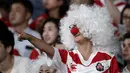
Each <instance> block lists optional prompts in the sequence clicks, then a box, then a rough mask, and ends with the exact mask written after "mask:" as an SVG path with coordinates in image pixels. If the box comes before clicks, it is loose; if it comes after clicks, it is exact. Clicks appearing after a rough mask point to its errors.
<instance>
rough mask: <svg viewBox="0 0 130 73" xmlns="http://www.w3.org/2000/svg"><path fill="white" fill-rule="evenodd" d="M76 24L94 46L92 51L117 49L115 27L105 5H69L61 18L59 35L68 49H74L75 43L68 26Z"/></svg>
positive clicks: (116, 50) (114, 50)
mask: <svg viewBox="0 0 130 73" xmlns="http://www.w3.org/2000/svg"><path fill="white" fill-rule="evenodd" d="M74 24H76V26H77V27H78V28H79V31H80V32H81V33H82V34H83V36H84V37H87V38H89V39H90V40H91V41H92V43H93V46H94V49H93V51H99V50H100V51H107V52H111V53H116V52H118V51H119V42H118V41H117V39H116V38H115V36H114V32H115V30H116V28H115V27H114V26H113V25H112V20H111V16H110V15H109V13H108V10H107V8H106V7H98V6H97V5H93V6H87V5H85V4H81V5H75V4H73V5H71V7H70V10H69V11H68V13H67V16H66V17H64V18H63V19H62V20H61V26H60V35H61V41H62V43H63V44H64V45H65V46H66V47H67V48H69V49H68V50H70V49H76V48H77V46H76V43H75V42H74V39H73V36H72V34H71V32H70V28H69V26H72V25H74Z"/></svg>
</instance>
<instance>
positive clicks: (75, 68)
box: [53, 49, 119, 73]
mask: <svg viewBox="0 0 130 73" xmlns="http://www.w3.org/2000/svg"><path fill="white" fill-rule="evenodd" d="M53 59H55V60H57V61H58V62H62V63H64V65H63V64H61V65H59V68H61V70H62V71H64V73H118V72H119V68H118V64H117V61H116V59H115V57H114V56H112V55H110V54H108V53H105V52H95V53H92V54H91V56H90V57H89V59H88V60H84V59H83V56H82V55H81V54H80V52H79V51H78V50H73V51H67V50H58V49H55V55H54V58H53ZM65 66H66V69H65ZM63 69H64V70H63Z"/></svg>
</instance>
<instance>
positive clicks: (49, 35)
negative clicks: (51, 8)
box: [30, 18, 65, 63]
mask: <svg viewBox="0 0 130 73" xmlns="http://www.w3.org/2000/svg"><path fill="white" fill-rule="evenodd" d="M59 23H60V19H56V18H47V20H45V22H44V23H43V24H42V26H41V28H40V30H39V33H40V34H41V37H42V40H44V41H45V42H46V43H47V44H49V45H50V46H53V47H57V48H58V49H64V48H65V47H64V45H63V44H62V43H61V40H60V35H59V31H60V28H59V27H60V24H59ZM38 55H39V53H38V51H37V50H35V49H34V50H33V51H32V53H31V56H30V58H31V59H36V58H37V57H38ZM48 61H49V60H48ZM48 63H49V62H48Z"/></svg>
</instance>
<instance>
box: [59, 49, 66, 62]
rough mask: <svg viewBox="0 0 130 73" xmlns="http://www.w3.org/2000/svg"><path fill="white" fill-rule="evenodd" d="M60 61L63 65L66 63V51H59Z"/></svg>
mask: <svg viewBox="0 0 130 73" xmlns="http://www.w3.org/2000/svg"><path fill="white" fill-rule="evenodd" d="M59 53H60V57H61V60H62V62H63V63H64V64H66V62H67V56H68V51H67V50H61V49H59Z"/></svg>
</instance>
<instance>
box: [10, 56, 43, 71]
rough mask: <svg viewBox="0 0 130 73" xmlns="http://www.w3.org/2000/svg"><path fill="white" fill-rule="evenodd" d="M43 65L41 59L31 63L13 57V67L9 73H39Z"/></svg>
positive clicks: (24, 59) (27, 60) (26, 59)
mask: <svg viewBox="0 0 130 73" xmlns="http://www.w3.org/2000/svg"><path fill="white" fill-rule="evenodd" d="M44 63H45V62H44V60H43V59H39V60H36V61H31V60H30V59H28V58H23V57H19V56H14V65H13V68H12V71H11V73H39V70H40V67H41V65H42V64H44Z"/></svg>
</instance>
